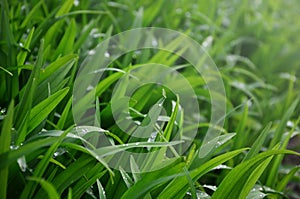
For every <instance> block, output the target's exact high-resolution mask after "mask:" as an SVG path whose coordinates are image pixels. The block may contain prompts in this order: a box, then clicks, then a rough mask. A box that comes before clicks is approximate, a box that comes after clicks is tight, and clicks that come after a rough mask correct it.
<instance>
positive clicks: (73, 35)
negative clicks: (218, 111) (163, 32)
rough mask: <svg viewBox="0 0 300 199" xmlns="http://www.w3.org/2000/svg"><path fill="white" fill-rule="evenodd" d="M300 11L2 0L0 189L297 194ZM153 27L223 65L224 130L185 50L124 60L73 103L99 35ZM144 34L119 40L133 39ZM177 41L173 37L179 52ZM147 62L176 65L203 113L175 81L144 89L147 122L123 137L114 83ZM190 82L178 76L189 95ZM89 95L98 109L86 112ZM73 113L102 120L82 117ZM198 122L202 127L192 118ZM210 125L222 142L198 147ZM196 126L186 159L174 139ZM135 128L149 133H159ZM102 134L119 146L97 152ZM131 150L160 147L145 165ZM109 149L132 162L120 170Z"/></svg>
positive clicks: (140, 112) (134, 106)
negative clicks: (189, 111) (187, 106)
mask: <svg viewBox="0 0 300 199" xmlns="http://www.w3.org/2000/svg"><path fill="white" fill-rule="evenodd" d="M299 9H300V7H299V3H298V2H297V1H296V0H290V1H279V0H274V1H248V0H242V1H237V0H230V1H216V0H211V1H206V0H174V1H170V0H158V1H151V0H146V1H137V0H116V1H95V0H88V1H79V0H78V1H74V0H65V1H59V0H54V1H48V0H42V1H39V0H32V1H28V0H24V1H16V0H11V1H8V0H1V1H0V10H1V14H0V129H1V134H0V160H1V161H0V198H45V197H49V198H53V199H56V198H70V199H71V198H73V199H77V198H130V199H131V198H163V199H164V198H233V199H235V198H239V199H240V198H241V199H242V198H247V199H253V198H270V199H271V198H292V197H294V198H296V199H297V198H298V199H299V195H300V193H299V190H298V192H297V190H296V189H295V190H291V189H290V188H289V186H288V185H296V184H299V183H300V173H299V168H300V167H299V166H296V164H292V165H291V164H288V163H286V161H285V158H288V157H289V155H294V156H293V157H298V158H299V155H300V154H299V153H297V152H296V151H298V152H299V147H296V148H290V145H289V143H291V142H292V141H291V140H292V139H296V140H299V131H300V130H299V112H300V106H299V100H300V92H299V91H300V90H299V88H300V83H299V79H298V78H297V77H299V75H300V70H299V63H298V62H299V61H298V59H299V46H300V39H299V36H298V35H299V31H300V22H299V20H298V19H299V17H300V15H299ZM149 26H153V27H163V28H170V29H174V30H178V31H181V32H183V33H185V34H187V35H188V36H190V37H192V38H193V39H195V41H197V42H198V43H200V44H201V45H202V47H203V48H204V49H205V50H206V51H207V52H208V54H209V55H210V56H211V58H212V59H213V60H214V61H215V63H216V65H217V66H218V68H219V70H220V73H221V75H222V78H223V81H224V85H225V89H226V106H227V107H226V108H227V113H226V115H225V116H224V119H225V124H224V126H216V125H214V124H211V123H210V122H209V121H210V118H211V115H212V113H211V106H212V104H210V95H212V93H209V91H208V89H207V88H206V83H207V82H205V80H204V78H202V77H198V76H199V75H198V74H197V73H195V70H194V69H192V67H191V66H190V63H186V62H185V60H183V59H181V58H180V55H182V54H184V53H186V51H187V48H183V49H180V50H179V51H177V54H172V53H170V52H166V51H163V50H159V49H155V50H153V49H140V50H139V51H137V52H130V53H128V54H126V55H122V56H121V57H119V58H118V59H117V60H116V61H114V62H113V63H111V64H110V65H109V67H108V68H106V69H105V70H103V71H101V72H103V75H102V79H101V80H100V81H99V82H96V83H95V87H93V88H91V90H89V91H87V92H86V93H85V95H83V97H82V98H81V99H74V96H72V90H73V89H76V87H77V86H80V85H75V83H74V82H75V78H76V75H77V74H78V73H79V66H80V65H81V64H83V60H84V59H85V58H86V57H87V56H88V55H89V54H91V53H93V49H94V48H95V47H96V46H97V45H98V44H99V43H100V42H101V41H104V40H105V39H106V38H109V37H110V36H111V35H115V34H118V33H120V32H122V31H126V30H128V29H132V28H141V27H149ZM135 36H136V37H132V38H124V39H125V40H126V42H128V43H130V44H131V45H132V46H135V45H137V43H136V41H138V37H139V35H135ZM161 42H162V41H156V44H155V45H158V46H159V45H161ZM180 42H181V41H180V40H179V39H174V40H173V41H171V42H170V43H168V44H167V45H168V47H169V48H170V49H174V50H176V49H177V48H178V46H180ZM107 49H108V46H106V47H105V48H103V49H100V50H99V51H101V52H106V50H107ZM99 59H100V58H95V62H93V63H92V65H93V64H95V63H98V61H102V60H99ZM199 59H200V60H199V62H200V61H202V60H201V57H199ZM150 63H159V64H164V65H167V66H169V67H172V69H174V70H177V71H180V73H181V74H182V76H183V77H184V78H185V79H186V80H187V82H189V84H190V85H191V87H192V88H193V89H194V91H195V94H196V97H197V100H198V103H199V109H200V110H201V115H197V116H194V115H185V110H184V108H183V106H181V102H182V101H183V100H182V99H181V98H180V96H179V95H178V94H177V93H174V92H173V91H171V90H169V89H168V88H166V87H163V86H161V85H154V84H148V85H143V86H142V87H141V88H139V89H138V90H136V92H135V93H134V94H133V95H132V96H131V99H130V101H129V105H130V109H129V114H130V117H131V118H132V119H133V120H134V121H135V122H136V123H137V124H139V125H138V127H139V128H136V129H134V128H132V127H131V126H128V128H127V129H126V132H125V130H124V129H121V128H120V127H119V126H118V125H117V123H116V122H115V118H114V116H113V115H112V102H111V96H112V94H113V92H114V86H115V85H116V83H117V82H118V81H119V80H120V79H121V78H122V77H124V76H125V77H126V75H127V74H129V73H130V72H131V71H134V70H136V69H139V68H141V67H142V66H143V65H144V64H150ZM96 72H98V71H96ZM152 74H153V73H150V72H149V74H146V75H152ZM172 75H173V74H169V75H167V76H166V78H169V79H171V80H172V78H173V76H172ZM84 78H89V77H88V76H86V77H84ZM126 78H127V79H126ZM126 78H124V79H125V80H124V81H128V79H129V78H134V77H131V76H130V75H128V76H127V77H126ZM87 83H89V81H85V80H84V79H82V81H81V82H80V84H82V86H86V85H85V84H87ZM181 83H182V82H174V84H175V86H176V88H178V89H182V90H183V91H184V89H185V88H183V87H182V85H181ZM126 86H127V85H125V84H124V85H123V86H122V85H121V86H120V87H119V90H117V92H119V94H122V93H124V92H125V89H126ZM175 86H174V88H175ZM90 99H93V100H94V101H93V102H91V101H90ZM74 101H76V103H77V106H76V108H75V109H74V107H72V103H73V102H74ZM91 103H94V104H95V106H96V109H95V113H94V112H93V113H92V114H90V113H89V114H87V113H85V112H84V110H85V111H86V110H89V108H90V106H91ZM121 103H122V101H120V104H121ZM191 106H193V105H191ZM74 113H77V114H79V115H82V116H85V118H84V119H86V120H87V121H88V120H89V119H90V118H89V117H92V116H93V117H94V116H95V120H94V121H93V124H91V125H90V126H76V125H78V124H75V122H74V119H73V114H74ZM91 115H92V116H91ZM189 117H199V118H200V123H199V124H190V125H188V126H184V125H183V123H184V122H185V121H186V120H188V119H189ZM84 119H83V121H82V122H83V123H84V122H85V120H84ZM121 119H125V118H121ZM121 122H122V121H121ZM145 126H146V127H147V128H145ZM150 127H151V128H150ZM209 127H212V128H214V129H216V130H218V131H219V132H220V135H219V136H217V137H216V138H214V139H213V140H212V141H213V142H215V143H218V144H217V145H216V147H214V148H213V149H211V148H210V144H209V143H204V142H203V138H204V135H205V130H207V128H209ZM191 130H196V131H197V135H196V138H195V139H194V140H191V146H190V147H189V148H188V149H187V151H186V152H184V153H183V154H178V153H177V151H178V150H179V151H180V150H181V148H180V146H181V145H180V144H181V143H183V141H172V138H174V137H175V135H178V136H179V137H180V138H181V139H183V140H184V139H186V137H185V133H186V132H189V131H191ZM153 132H155V136H154V137H152V134H151V133H153ZM138 134H145V135H149V134H151V137H149V140H150V141H149V140H148V139H145V138H137V137H136V136H135V135H138ZM95 135H97V136H100V138H101V139H102V138H103V137H104V136H105V137H106V138H107V142H108V143H110V144H111V145H110V146H104V147H100V148H97V146H96V144H97V142H98V140H97V139H95V137H94V136H95ZM101 136H103V137H101ZM150 138H151V139H150ZM185 141H187V140H185ZM200 149H201V150H200ZM206 150H207V151H210V152H209V153H205V152H206ZM123 151H130V152H136V153H140V154H142V153H146V152H153V154H154V155H152V156H149V159H147V161H143V160H144V159H143V158H142V157H135V156H128V157H125V156H124V157H120V156H119V153H120V152H123ZM166 154H172V158H167V156H166ZM199 154H205V155H204V157H202V156H199ZM114 158H115V159H117V161H120V162H127V163H128V165H129V166H128V168H123V167H119V168H111V165H110V163H111V162H112V161H115V159H114ZM141 162H142V164H140V163H141ZM158 168H159V169H158ZM155 169H157V170H155ZM144 171H149V172H144Z"/></svg>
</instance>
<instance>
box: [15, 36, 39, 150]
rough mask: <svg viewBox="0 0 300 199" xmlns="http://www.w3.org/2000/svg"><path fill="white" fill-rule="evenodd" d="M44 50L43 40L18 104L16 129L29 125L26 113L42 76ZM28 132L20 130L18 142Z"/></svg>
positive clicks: (29, 109) (22, 139)
mask: <svg viewBox="0 0 300 199" xmlns="http://www.w3.org/2000/svg"><path fill="white" fill-rule="evenodd" d="M43 52H44V41H43V40H41V45H40V48H39V52H38V57H37V61H36V64H35V67H34V69H33V71H32V73H31V75H30V77H29V80H28V83H27V84H26V88H25V91H24V94H23V96H22V97H21V100H20V103H19V104H18V107H17V111H16V119H15V125H16V129H17V130H20V129H22V128H20V127H21V124H23V125H27V122H28V121H24V119H26V117H25V116H26V114H28V113H29V112H30V111H31V106H32V100H33V97H34V93H35V90H36V87H37V82H38V80H39V76H40V69H41V67H42V65H43ZM26 134H27V129H24V130H22V131H21V132H19V137H18V138H17V141H16V144H17V145H19V144H20V143H22V142H23V141H24V140H25V137H26Z"/></svg>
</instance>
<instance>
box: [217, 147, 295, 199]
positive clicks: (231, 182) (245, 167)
mask: <svg viewBox="0 0 300 199" xmlns="http://www.w3.org/2000/svg"><path fill="white" fill-rule="evenodd" d="M278 154H295V155H300V154H298V153H296V152H294V151H290V150H269V151H266V152H263V153H261V154H259V155H257V156H255V157H254V158H251V159H249V160H247V161H245V162H243V163H241V164H239V165H238V166H237V167H235V168H234V169H232V170H231V171H230V172H229V174H228V175H226V177H225V178H224V180H223V181H222V182H221V184H220V185H219V187H218V189H217V191H216V192H215V193H214V194H213V195H212V199H215V198H220V197H224V198H231V197H239V194H240V193H241V192H242V189H243V187H244V186H248V185H247V184H245V183H246V182H247V180H248V179H249V177H250V176H251V174H252V173H253V171H254V170H255V169H256V168H257V167H260V166H261V165H264V161H265V160H266V159H268V158H269V157H273V156H274V155H278ZM266 166H267V165H266ZM264 168H265V167H263V166H262V171H263V169H264ZM259 174H260V173H259ZM254 175H255V174H254ZM258 177H259V176H256V178H258ZM250 182H251V183H253V181H251V180H250ZM250 185H251V184H250ZM250 185H249V186H250ZM253 185H254V184H253ZM253 185H252V187H253ZM252 187H251V188H252ZM250 190H251V189H250ZM250 190H249V191H250ZM247 194H248V193H247Z"/></svg>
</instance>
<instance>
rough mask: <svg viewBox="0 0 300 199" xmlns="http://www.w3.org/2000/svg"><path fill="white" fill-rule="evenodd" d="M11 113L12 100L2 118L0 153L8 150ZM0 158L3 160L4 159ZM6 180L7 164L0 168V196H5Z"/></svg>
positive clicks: (12, 109)
mask: <svg viewBox="0 0 300 199" xmlns="http://www.w3.org/2000/svg"><path fill="white" fill-rule="evenodd" d="M13 113H14V101H12V102H11V103H10V105H9V107H8V112H7V115H6V117H5V119H4V123H3V126H2V129H1V135H0V154H3V153H5V152H7V151H9V150H10V143H11V129H12V126H13ZM1 160H2V161H3V160H4V159H1ZM7 180H8V166H6V167H4V168H1V169H0V198H6V189H7Z"/></svg>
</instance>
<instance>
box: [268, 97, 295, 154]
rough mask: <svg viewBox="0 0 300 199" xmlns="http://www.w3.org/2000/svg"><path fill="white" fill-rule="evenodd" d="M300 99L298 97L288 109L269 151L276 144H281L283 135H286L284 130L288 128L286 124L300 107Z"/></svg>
mask: <svg viewBox="0 0 300 199" xmlns="http://www.w3.org/2000/svg"><path fill="white" fill-rule="evenodd" d="M299 100H300V97H297V98H296V99H295V101H294V102H293V103H292V104H291V106H290V107H289V108H288V110H287V111H286V112H285V114H284V115H283V116H282V118H281V121H280V124H279V127H277V128H276V131H275V133H274V137H273V139H272V140H271V143H270V145H269V149H270V148H273V147H274V146H275V144H277V143H278V142H280V140H281V138H282V135H283V133H284V129H285V127H286V123H287V121H288V120H289V118H290V117H291V116H292V114H293V113H294V110H295V108H296V107H297V106H298V105H299Z"/></svg>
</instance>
